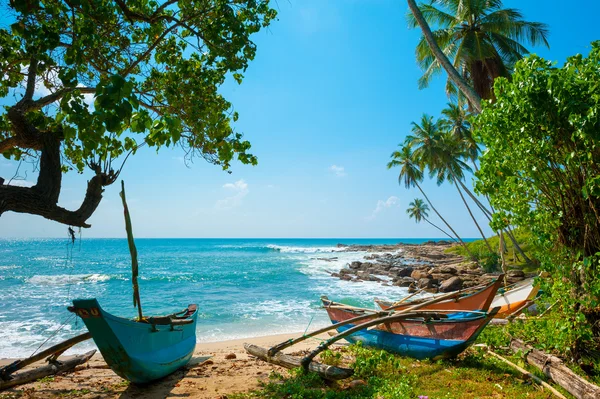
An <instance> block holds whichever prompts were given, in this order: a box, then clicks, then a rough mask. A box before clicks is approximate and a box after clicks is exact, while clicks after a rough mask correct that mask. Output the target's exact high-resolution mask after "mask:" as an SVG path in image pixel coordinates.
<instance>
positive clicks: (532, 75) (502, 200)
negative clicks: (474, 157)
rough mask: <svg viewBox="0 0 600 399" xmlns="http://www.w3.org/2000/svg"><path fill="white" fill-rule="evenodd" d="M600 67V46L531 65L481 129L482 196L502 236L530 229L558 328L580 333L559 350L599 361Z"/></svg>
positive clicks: (504, 84) (502, 93) (505, 90)
mask: <svg viewBox="0 0 600 399" xmlns="http://www.w3.org/2000/svg"><path fill="white" fill-rule="evenodd" d="M599 65H600V42H595V43H593V44H592V50H591V52H590V54H589V56H588V57H583V56H581V55H576V56H573V57H570V58H569V59H568V60H567V62H566V63H565V65H564V66H563V67H561V68H555V67H553V66H552V64H551V63H550V62H548V61H546V60H544V59H542V58H540V57H537V56H530V57H527V58H526V59H524V60H522V61H520V62H518V63H517V66H516V68H515V72H514V74H513V76H512V80H508V79H498V80H497V81H496V84H495V92H496V95H497V101H496V103H495V104H485V105H484V112H482V113H481V114H480V115H479V116H478V118H477V119H476V121H475V128H476V129H475V131H476V132H477V136H478V138H479V139H480V140H481V141H482V143H483V145H484V146H485V147H486V151H485V153H484V154H483V156H482V157H481V158H480V160H481V170H480V171H479V173H478V183H477V186H476V187H477V190H478V191H479V192H481V193H483V194H487V195H488V196H489V198H490V200H491V202H492V205H493V206H494V208H495V209H496V211H497V213H496V214H495V215H494V218H493V226H494V227H495V228H497V229H501V228H503V227H506V226H507V225H509V224H514V225H519V226H529V227H530V228H531V230H532V232H533V237H534V239H535V240H536V241H537V242H536V244H537V247H538V248H539V249H540V251H539V253H538V254H537V255H538V259H540V261H541V267H542V268H543V269H545V270H547V271H549V272H550V274H551V276H552V278H551V279H550V280H549V284H550V287H547V288H549V292H551V293H552V296H553V297H554V298H555V299H556V300H558V301H559V304H560V305H559V306H560V309H562V312H563V315H564V317H562V318H561V320H562V321H561V326H560V327H559V328H562V329H566V330H568V331H572V332H573V334H569V336H570V337H571V338H572V341H570V342H568V343H566V344H565V345H564V346H563V347H562V348H561V349H562V350H564V351H568V352H570V353H571V354H572V355H573V356H574V357H575V358H578V357H585V356H593V357H599V356H598V354H599V353H600V275H599V272H598V270H599V269H598V266H599V264H600V212H599V210H600V140H599V136H598V132H599V131H600V94H599V92H598V87H600V67H599Z"/></svg>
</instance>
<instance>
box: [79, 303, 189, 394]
mask: <svg viewBox="0 0 600 399" xmlns="http://www.w3.org/2000/svg"><path fill="white" fill-rule="evenodd" d="M73 305H74V306H73V308H72V309H73V310H74V311H75V312H76V313H77V315H79V316H80V317H81V318H82V320H83V322H84V323H85V326H86V327H87V329H88V330H89V332H90V333H91V335H92V338H93V339H94V342H95V343H96V345H97V346H98V349H99V350H100V353H101V354H102V357H104V360H105V361H106V363H107V364H108V366H109V367H110V368H111V369H112V370H113V371H114V372H115V373H116V374H118V375H119V376H121V377H123V378H125V379H127V380H129V381H131V382H133V383H137V384H143V383H147V382H150V381H153V380H156V379H159V378H162V377H164V376H166V375H169V374H171V373H172V372H174V371H175V370H177V369H178V368H180V367H182V366H185V365H186V364H187V363H188V362H189V361H190V359H191V357H192V354H193V353H194V348H195V346H196V321H197V319H198V310H197V308H196V305H190V306H189V307H188V308H187V309H185V310H183V311H181V312H179V313H175V314H172V315H170V316H163V317H147V318H144V319H143V320H142V321H133V320H129V319H125V318H122V317H117V316H113V315H111V314H110V313H108V312H106V311H105V310H103V309H102V308H101V307H100V305H99V304H98V301H97V300H96V299H79V300H75V301H73Z"/></svg>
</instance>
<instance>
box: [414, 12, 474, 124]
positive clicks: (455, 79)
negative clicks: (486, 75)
mask: <svg viewBox="0 0 600 399" xmlns="http://www.w3.org/2000/svg"><path fill="white" fill-rule="evenodd" d="M407 2H408V7H409V8H410V11H411V12H412V14H413V16H414V17H415V21H416V22H417V23H418V24H419V26H420V27H421V31H422V32H423V37H424V38H425V41H426V42H427V45H428V46H429V48H430V49H431V52H432V53H433V55H434V57H435V59H436V60H437V62H438V63H439V64H440V65H441V66H442V67H443V68H444V70H446V73H447V74H448V78H449V79H450V80H451V81H452V83H453V84H455V85H456V87H458V88H459V90H460V92H461V93H462V94H463V95H464V96H465V97H467V100H468V101H469V104H470V105H471V106H472V107H473V108H474V109H475V111H476V112H477V113H479V112H481V97H480V96H479V94H477V92H476V91H475V90H473V87H471V86H470V84H469V83H468V82H467V81H466V80H465V79H463V77H462V76H460V74H459V73H458V71H457V70H456V69H455V68H454V67H453V66H452V64H451V63H450V60H449V59H448V56H447V55H446V54H444V53H443V52H442V50H441V49H440V46H439V45H438V43H437V41H436V39H435V37H434V36H433V33H432V32H431V28H430V27H429V24H428V23H427V21H426V20H425V18H424V17H423V13H421V10H420V9H419V7H418V6H417V3H416V2H415V0H407Z"/></svg>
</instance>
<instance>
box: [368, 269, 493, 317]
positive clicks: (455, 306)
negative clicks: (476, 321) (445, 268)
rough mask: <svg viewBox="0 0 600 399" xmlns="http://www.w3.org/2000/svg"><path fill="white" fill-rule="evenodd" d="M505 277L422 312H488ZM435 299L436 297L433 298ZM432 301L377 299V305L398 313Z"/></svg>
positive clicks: (425, 308)
mask: <svg viewBox="0 0 600 399" xmlns="http://www.w3.org/2000/svg"><path fill="white" fill-rule="evenodd" d="M503 277H504V275H500V276H498V278H496V279H495V280H493V281H492V282H491V283H490V284H488V285H486V286H485V287H483V288H481V289H479V290H475V292H472V291H474V289H473V288H468V289H466V290H461V291H457V292H459V293H460V294H461V295H460V296H458V297H455V298H452V299H448V300H445V301H441V302H435V303H432V304H431V305H428V306H426V307H424V308H422V310H456V311H458V310H464V311H487V310H488V309H489V308H490V306H491V307H492V308H493V307H494V306H493V305H492V303H493V301H494V295H496V293H497V291H498V290H499V289H500V287H501V286H502V279H503ZM433 298H435V297H433ZM430 299H432V297H426V298H419V299H415V300H412V301H406V298H405V299H404V300H401V301H399V302H396V303H394V302H388V301H382V300H379V299H375V303H376V304H377V305H378V306H379V307H380V308H381V309H383V310H387V309H390V308H393V309H395V310H397V311H399V310H403V309H407V308H410V307H411V306H414V305H417V304H419V303H423V302H425V301H428V300H430Z"/></svg>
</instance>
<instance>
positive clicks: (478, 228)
mask: <svg viewBox="0 0 600 399" xmlns="http://www.w3.org/2000/svg"><path fill="white" fill-rule="evenodd" d="M452 180H453V181H454V185H455V186H456V190H457V191H458V194H459V195H460V198H461V199H462V200H463V203H464V204H465V206H466V207H467V211H469V215H471V219H473V223H475V226H477V230H479V234H481V237H483V241H485V245H486V246H487V247H488V250H489V251H490V252H492V253H493V252H494V250H493V249H492V247H491V246H490V243H489V242H488V240H487V238H485V234H483V230H481V226H479V223H477V219H475V216H473V212H471V207H469V204H468V203H467V200H466V199H465V196H464V195H463V193H462V190H461V189H460V187H459V186H458V183H457V182H456V180H457V179H456V177H455V176H454V174H452Z"/></svg>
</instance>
